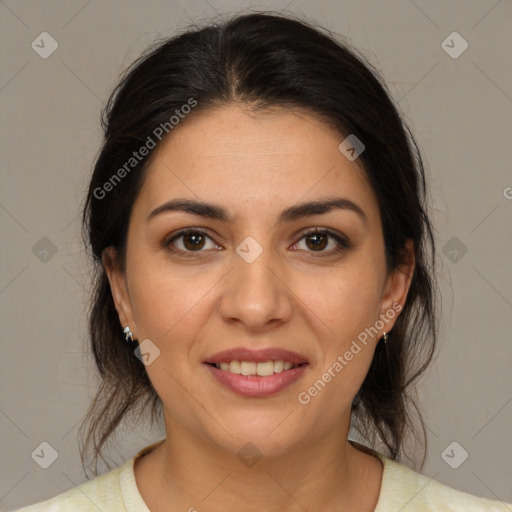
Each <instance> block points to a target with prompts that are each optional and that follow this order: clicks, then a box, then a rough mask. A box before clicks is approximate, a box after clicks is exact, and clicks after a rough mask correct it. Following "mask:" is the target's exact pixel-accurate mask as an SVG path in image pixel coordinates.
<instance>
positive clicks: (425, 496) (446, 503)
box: [16, 439, 512, 512]
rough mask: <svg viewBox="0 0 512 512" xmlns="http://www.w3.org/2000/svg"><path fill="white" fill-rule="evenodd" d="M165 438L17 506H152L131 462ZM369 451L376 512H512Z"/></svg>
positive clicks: (71, 509) (52, 510) (116, 510)
mask: <svg viewBox="0 0 512 512" xmlns="http://www.w3.org/2000/svg"><path fill="white" fill-rule="evenodd" d="M164 440H165V439H161V440H160V441H157V442H156V443H153V444H151V445H149V446H146V447H145V448H143V449H142V450H141V451H140V452H139V453H137V454H136V455H135V456H134V457H132V458H131V459H130V460H129V461H127V462H126V463H125V464H123V465H122V466H120V467H119V468H117V469H115V470H113V471H110V472H109V473H105V474H104V475H100V476H99V477H97V478H95V479H93V480H90V481H88V482H86V483H84V484H82V485H79V486H77V487H75V488H73V489H70V490H69V491H66V492H64V493H62V494H59V495H58V496H55V497H54V498H51V499H49V500H47V501H43V502H40V503H37V504H35V505H30V506H28V507H24V508H21V509H19V510H17V511H16V512H64V511H65V512H85V511H87V512H89V511H93V510H94V511H98V510H101V511H102V512H150V510H149V508H148V506H147V505H146V503H144V500H143V499H142V496H141V495H140V493H139V490H138V489H137V485H136V482H135V474H134V472H133V465H134V461H135V459H137V458H138V457H141V456H142V455H144V454H146V453H147V452H149V451H151V450H152V449H153V448H155V447H156V446H158V445H159V444H160V443H162V442H163V441H164ZM353 444H354V443H353ZM355 444H357V445H358V446H360V445H359V444H358V443H355ZM367 450H368V449H367ZM371 453H374V454H375V455H377V456H378V457H379V459H380V460H381V461H382V463H383V464H384V472H383V474H382V483H381V489H380V494H379V501H378V503H377V507H376V508H375V512H398V511H400V512H484V511H485V512H512V503H508V504H507V503H503V502H501V501H494V500H488V499H485V498H479V497H477V496H473V495H472V494H468V493H465V492H461V491H457V490H455V489H452V488H451V487H448V486H446V485H443V484H441V483H439V482H437V481H436V480H432V479H431V478H428V477H426V476H423V475H421V474H419V473H417V472H415V471H414V470H412V469H410V468H409V467H407V466H405V465H404V464H400V463H397V462H395V461H392V460H391V459H388V458H387V457H384V456H383V455H381V454H379V453H378V452H375V451H371Z"/></svg>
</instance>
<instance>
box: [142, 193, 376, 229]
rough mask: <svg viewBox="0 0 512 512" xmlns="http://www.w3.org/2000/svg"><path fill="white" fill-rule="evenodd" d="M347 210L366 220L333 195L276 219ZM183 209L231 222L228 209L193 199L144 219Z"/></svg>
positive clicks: (175, 201)
mask: <svg viewBox="0 0 512 512" xmlns="http://www.w3.org/2000/svg"><path fill="white" fill-rule="evenodd" d="M336 209H338V210H349V211H353V212H355V213H357V214H358V215H359V216H360V217H361V219H362V220H363V221H364V222H366V220H367V217H366V214H365V213H364V211H363V209H362V208H361V207H360V206H358V205H357V204H356V203H354V202H353V201H351V200H350V199H346V198H343V197H335V198H332V199H323V200H317V201H310V202H308V203H300V204H297V205H294V206H290V207H289V208H286V209H285V210H283V211H282V212H281V214H280V215H279V218H278V220H277V224H282V223H284V222H292V221H294V220H298V219H301V218H304V217H309V216H310V215H322V214H324V213H328V212H330V211H332V210H336ZM175 211H183V212H187V213H191V214H193V215H198V216H200V217H207V218H210V219H215V220H220V221H222V222H226V223H230V222H232V217H231V216H230V215H229V213H228V211H227V210H226V209H224V208H223V207H222V206H218V205H215V204H211V203H205V202H203V201H197V200H195V199H172V200H170V201H167V202H166V203H164V204H162V205H160V206H159V207H158V208H155V209H154V210H153V211H152V212H151V213H150V214H149V215H148V217H147V219H146V221H149V220H151V219H152V218H154V217H156V216H157V215H160V214H162V213H164V212H175Z"/></svg>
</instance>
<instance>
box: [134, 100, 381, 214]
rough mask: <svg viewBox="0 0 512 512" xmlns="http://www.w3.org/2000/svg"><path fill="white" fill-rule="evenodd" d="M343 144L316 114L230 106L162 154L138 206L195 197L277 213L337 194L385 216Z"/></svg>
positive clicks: (184, 130) (206, 116) (179, 134)
mask: <svg viewBox="0 0 512 512" xmlns="http://www.w3.org/2000/svg"><path fill="white" fill-rule="evenodd" d="M344 138H345V137H344V136H343V135H342V134H340V133H339V132H338V131H336V130H334V129H333V128H331V127H330V126H329V125H327V124H326V123H325V122H323V121H322V120H321V119H320V118H318V117H317V116H314V115H312V114H309V113H306V112H300V111H290V110H286V109H284V108H281V109H272V110H268V109H267V110H262V111H258V112H254V111H251V110H249V109H248V108H247V107H245V106H243V105H226V106H223V107H219V108H213V109H210V110H207V111H204V112H197V113H194V114H193V116H190V117H189V118H187V119H185V121H184V122H183V123H182V125H181V126H180V125H178V126H177V127H175V128H174V129H173V131H172V132H171V134H170V136H168V137H167V138H166V139H164V141H163V142H162V143H161V144H160V145H159V146H158V147H157V148H156V150H155V153H154V154H153V157H152V160H151V163H150V165H149V168H148V172H147V177H146V180H145V183H144V185H143V188H142V190H141V193H140V195H139V199H138V203H139V207H140V208H141V209H142V210H144V211H146V212H147V211H149V209H152V208H154V207H155V206H158V205H159V204H161V203H163V202H165V201H168V200H169V199H172V198H173V197H190V198H195V199H201V200H205V201H208V200H211V201H213V202H215V203H222V204H223V205H225V207H226V208H227V209H228V210H232V211H233V212H235V213H236V210H237V208H241V207H242V205H245V208H248V209H250V208H257V209H258V210H260V211H274V210H275V211H277V210H276V207H277V206H278V205H279V206H283V207H284V206H289V205H291V204H294V203H297V202H299V201H307V200H314V199H319V198H323V197H327V196H329V197H332V196H333V195H338V196H343V197H347V198H349V199H351V200H353V201H354V202H358V203H359V204H360V205H361V206H363V208H364V209H365V211H366V212H367V213H368V215H369V216H370V217H371V216H375V215H378V211H376V209H377V202H376V198H375V197H374V194H373V191H372V190H371V187H370V186H369V184H368V181H367V178H366V175H365V172H364V170H363V167H362V164H361V163H360V162H359V161H357V160H355V161H349V160H348V159H347V158H346V157H345V156H344V155H343V154H342V153H341V152H340V151H339V149H338V146H339V144H340V143H341V141H342V140H343V139H344ZM281 209H282V208H279V211H280V210H281ZM254 212H255V210H254V209H252V214H253V215H254Z"/></svg>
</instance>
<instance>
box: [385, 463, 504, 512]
mask: <svg viewBox="0 0 512 512" xmlns="http://www.w3.org/2000/svg"><path fill="white" fill-rule="evenodd" d="M379 458H380V459H381V460H382V462H383V464H384V473H383V476H382V485H381V492H380V496H379V501H378V503H377V507H376V509H375V512H388V511H389V512H391V511H396V510H401V511H402V512H412V511H414V512H441V511H442V512H456V511H457V512H458V511H461V510H464V512H510V511H511V510H512V504H507V503H504V502H502V501H494V500H489V499H486V498H480V497H478V496H474V495H473V494H469V493H466V492H462V491H458V490H456V489H453V488H451V487H448V486H447V485H444V484H441V483H440V482H438V481H436V480H434V479H433V478H429V477H427V476H424V475H421V474H419V473H417V472H416V471H414V470H412V469H411V468H409V467H407V466H405V465H404V464H401V463H398V462H395V461H392V460H391V459H388V458H386V457H384V456H382V455H379Z"/></svg>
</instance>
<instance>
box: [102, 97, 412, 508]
mask: <svg viewBox="0 0 512 512" xmlns="http://www.w3.org/2000/svg"><path fill="white" fill-rule="evenodd" d="M343 139H344V136H342V135H341V134H339V133H338V132H336V131H334V130H333V129H332V128H330V127H329V126H328V125H326V124H324V122H322V121H321V120H320V119H319V118H317V117H316V116H314V115H313V114H310V113H305V112H299V111H296V112H291V111H290V110H284V109H273V110H265V111H261V112H259V113H254V112H251V111H250V110H249V109H248V107H247V106H244V105H241V104H229V105H225V106H223V107H220V108H216V109H210V110H208V111H205V112H200V113H196V114H193V115H190V116H189V118H187V119H186V120H185V121H184V122H182V123H181V124H180V125H179V126H178V127H176V128H175V129H174V130H173V132H172V133H171V135H170V136H169V137H168V138H167V139H166V140H164V142H163V143H162V144H161V145H160V146H159V147H157V148H156V149H155V153H154V154H153V158H152V161H151V164H150V167H149V169H148V175H147V179H146V180H145V183H144V185H143V187H142V189H141V192H140V194H139V196H138V197H137V199H136V201H135V203H134V206H133V210H132V214H131V217H130V221H129V230H128V241H127V259H126V268H125V271H124V272H121V271H120V270H119V269H117V268H116V267H115V265H114V264H113V259H112V256H113V254H114V253H113V249H112V248H109V249H107V250H106V251H105V253H104V258H103V262H104V265H105V268H106V270H107V273H108V277H109V280H110V284H111V289H112V293H113V296H114V300H115V304H116V308H117V311H118V313H119V320H120V322H121V326H122V327H124V326H126V325H129V326H130V328H131V330H132V332H133V336H134V339H137V340H138V341H139V343H140V342H141V341H142V340H145V339H150V340H151V342H152V343H154V344H155V345H156V346H157V347H158V348H159V350H160V355H159V357H158V358H156V359H155V360H154V362H152V363H151V364H150V365H148V366H147V367H146V370H147V372H148V375H149V377H150V379H151V381H152V383H153V386H154V387H155V389H156V391H157V393H158V394H159V396H160V397H161V399H162V401H163V404H164V420H165V427H166V432H167V440H166V442H165V443H163V444H162V445H160V446H158V447H157V448H156V449H154V450H153V451H151V452H150V453H149V454H148V455H146V456H144V457H142V458H140V459H138V460H137V462H136V464H135V469H134V471H135V477H136V481H137V486H138V488H139V491H140V493H141V496H142V497H143V499H144V500H145V501H146V503H147V504H148V506H149V507H150V509H151V510H152V511H153V512H155V511H165V510H178V509H180V510H189V509H190V508H191V507H195V508H196V509H197V510H201V511H209V512H217V511H223V512H225V511H226V510H240V511H256V510H258V511H260V510H266V511H276V512H277V511H281V512H283V511H299V510H304V509H306V510H326V511H335V510H345V511H352V510H353V511H356V510H357V511H359V512H361V511H371V510H374V508H375V505H376V504H377V501H378V497H379V492H380V486H381V481H382V464H381V462H380V461H379V460H378V459H377V458H376V457H374V456H372V455H369V454H366V453H363V452H362V451H360V450H358V449H356V448H354V447H353V446H351V445H350V444H349V443H348V441H347V437H348V433H349V424H350V406H351V403H352V401H353V398H354V396H355V394H356V393H357V391H358V389H359V387H360V385H361V383H362V382H363V380H364V378H365V375H366V373H367V371H368V368H369V366H370V363H371V360H372V357H373V353H374V350H375V346H376V344H377V343H378V342H379V340H380V338H381V337H382V335H383V331H386V332H389V331H390V330H391V329H392V328H393V324H394V322H395V321H396V318H397V317H398V315H395V317H394V319H392V320H389V321H387V322H386V324H385V327H384V328H383V329H382V330H380V331H379V333H378V334H377V335H376V336H375V337H373V338H372V337H370V338H369V341H368V344H367V345H366V346H362V347H363V348H362V350H361V351H360V352H359V353H358V354H357V355H355V356H354V358H353V359H352V360H351V361H350V362H349V363H348V364H347V365H346V366H345V367H344V368H343V370H342V371H341V372H340V373H339V374H337V376H336V377H335V378H333V379H332V380H331V382H329V383H328V384H327V385H326V386H325V388H323V389H322V391H321V392H319V393H318V394H317V396H315V397H314V398H312V399H311V401H310V402H309V403H308V404H307V405H303V404H301V403H299V401H298V399H297V396H298V394H299V393H300V392H302V391H307V389H308V388H309V387H310V386H311V385H312V384H313V383H314V382H315V381H317V380H318V379H319V378H320V377H321V376H322V374H323V373H324V372H326V371H327V370H328V368H329V367H331V366H332V365H333V363H334V362H335V361H336V358H337V357H338V356H339V355H343V354H344V353H345V352H346V351H347V350H348V349H349V348H350V346H351V343H352V341H353V340H354V339H356V338H357V335H358V334H359V333H360V332H362V331H364V329H365V328H368V327H370V326H374V324H375V322H376V321H377V320H379V318H380V316H379V315H381V314H385V313H386V312H387V311H388V310H390V309H392V306H393V304H395V305H396V304H400V305H402V306H403V304H404V303H405V299H406V295H407V292H408V289H409V285H410V279H411V276H412V272H413V269H414V261H413V256H412V247H411V246H410V245H409V250H410V255H411V257H410V264H409V265H408V266H406V267H403V268H401V269H397V270H395V271H394V272H392V273H388V272H387V270H386V265H385V257H384V240H383V234H382V227H381V218H380V212H379V208H378V204H377V200H376V197H375V195H374V193H373V191H372V189H371V187H370V186H369V184H368V182H367V179H366V177H365V175H364V172H363V170H362V167H361V164H360V163H359V161H358V160H357V159H356V160H355V161H353V162H351V161H349V160H348V159H347V158H346V157H345V156H344V155H343V154H342V153H341V152H340V151H339V150H338V145H339V144H340V142H341V141H342V140H343ZM332 197H344V198H347V199H350V200H351V201H353V202H355V203H357V204H358V205H359V206H360V207H361V208H362V209H363V211H364V212H365V215H366V219H365V220H363V219H362V218H361V217H360V216H359V215H358V214H357V213H355V212H353V211H351V210H347V209H345V210H341V209H335V210H331V211H330V212H328V213H324V214H316V215H311V216H308V217H305V218H301V219H297V220H294V221H292V222H287V223H284V224H282V225H278V224H276V219H277V217H278V215H279V214H280V213H281V211H282V210H284V209H285V208H287V207H290V206H292V205H295V204H297V203H301V202H306V201H312V200H319V199H327V198H332ZM174 198H190V199H196V200H202V201H205V202H209V203H215V204H218V205H220V206H222V207H224V208H226V209H227V210H228V212H229V214H230V215H232V216H233V219H232V222H229V223H225V222H222V221H220V220H215V219H210V218H204V217H200V216H197V215H193V214H191V213H187V212H166V213H163V214H161V215H157V216H155V217H154V218H152V219H151V220H150V221H146V218H147V217H148V215H149V213H150V212H151V211H152V210H154V209H155V208H156V207H158V206H160V205H161V204H163V203H165V202H166V201H168V200H170V199H174ZM187 227H191V228H197V229H202V230H205V231H207V233H208V235H209V236H210V237H211V239H210V238H208V237H206V239H205V240H204V243H203V245H200V251H197V250H196V251H193V245H192V244H191V243H190V239H187V240H188V245H184V244H185V241H186V237H185V239H184V238H181V239H177V240H175V241H174V247H175V249H176V252H171V250H170V249H169V248H166V247H165V246H164V245H165V244H164V242H165V241H166V240H169V239H170V238H171V235H173V233H176V232H177V231H178V230H180V229H182V228H187ZM311 228H322V229H325V228H329V229H330V230H332V231H335V232H337V233H339V234H340V235H342V236H344V237H346V238H348V239H349V241H350V242H351V244H352V245H351V247H350V248H348V249H344V250H342V252H340V253H339V254H332V252H331V254H330V255H329V252H330V251H331V249H334V248H336V247H337V246H338V244H337V242H336V240H334V239H332V238H330V237H328V238H327V239H325V242H324V243H323V245H322V244H320V245H321V247H320V249H318V248H316V247H315V245H314V243H312V241H311V236H310V237H304V236H303V234H304V232H306V231H308V230H309V229H311ZM247 236H251V237H253V238H254V239H255V240H256V241H257V242H258V243H259V244H260V246H261V247H262V249H263V252H262V254H261V255H260V256H259V257H258V258H257V259H256V260H255V261H254V262H252V263H247V262H246V261H244V260H243V259H242V258H241V257H240V256H239V255H238V254H237V252H236V248H237V246H238V245H239V244H240V243H241V242H242V241H243V240H244V239H245V238H246V237H247ZM187 248H188V254H191V253H192V256H191V257H186V256H183V255H181V254H182V253H181V254H180V252H179V250H180V249H181V251H186V250H187ZM322 251H323V253H322ZM318 254H327V256H324V257H321V256H318ZM240 346H244V347H250V348H267V347H279V348H284V349H288V350H293V351H295V352H298V353H300V354H302V355H304V356H305V357H306V358H307V359H308V361H309V367H308V369H307V370H306V372H305V373H304V374H303V376H302V377H301V379H299V381H297V382H295V383H294V384H293V385H292V386H290V387H288V388H286V389H285V390H283V391H281V392H279V393H278V394H276V395H273V396H270V397H266V398H253V397H244V396H240V395H237V394H235V393H233V392H232V391H230V390H229V389H227V388H225V387H223V386H222V385H221V384H219V383H218V382H217V381H216V380H215V379H214V378H213V377H212V376H211V374H210V372H209V371H208V369H207V368H206V367H205V366H204V365H203V361H204V360H205V359H206V358H207V357H208V356H211V355H213V354H215V353H217V352H219V351H222V350H225V349H229V348H235V347H240ZM247 442H251V443H252V444H254V445H255V446H256V447H257V448H258V450H259V451H260V452H261V454H262V458H261V459H259V460H258V462H257V463H256V464H255V465H253V466H252V467H246V466H245V465H244V464H242V463H241V461H240V460H239V459H238V457H237V452H238V451H239V450H240V449H241V448H242V447H243V446H244V445H245V444H246V443H247ZM302 507H303V508H302ZM192 510H193V509H192Z"/></svg>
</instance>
